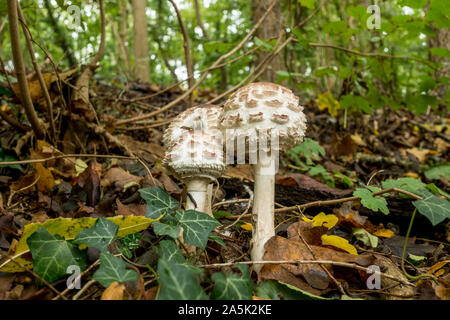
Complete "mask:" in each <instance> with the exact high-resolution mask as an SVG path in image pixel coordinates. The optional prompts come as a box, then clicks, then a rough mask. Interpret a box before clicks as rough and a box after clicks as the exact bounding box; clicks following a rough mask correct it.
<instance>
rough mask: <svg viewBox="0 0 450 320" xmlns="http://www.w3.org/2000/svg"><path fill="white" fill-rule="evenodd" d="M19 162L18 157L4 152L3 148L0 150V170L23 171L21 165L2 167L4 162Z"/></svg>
mask: <svg viewBox="0 0 450 320" xmlns="http://www.w3.org/2000/svg"><path fill="white" fill-rule="evenodd" d="M18 160H19V159H17V157H16V156H14V155H12V154H10V153H8V152H7V151H5V150H3V149H2V148H0V170H2V168H4V167H6V168H11V169H16V170H22V166H21V165H20V164H12V165H2V164H1V163H2V162H7V161H8V162H9V161H18ZM0 172H1V171H0Z"/></svg>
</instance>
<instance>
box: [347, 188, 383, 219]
mask: <svg viewBox="0 0 450 320" xmlns="http://www.w3.org/2000/svg"><path fill="white" fill-rule="evenodd" d="M353 195H354V196H355V197H360V198H361V204H362V205H363V206H364V207H366V208H368V209H370V210H372V211H375V212H377V211H378V210H380V211H381V212H383V213H384V214H389V209H388V207H387V201H386V199H385V198H383V197H380V196H376V197H374V196H373V194H372V192H371V191H369V190H367V189H362V188H357V189H356V190H355V191H354V192H353Z"/></svg>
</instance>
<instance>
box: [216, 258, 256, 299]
mask: <svg viewBox="0 0 450 320" xmlns="http://www.w3.org/2000/svg"><path fill="white" fill-rule="evenodd" d="M237 267H238V269H239V270H240V271H241V272H242V275H238V274H236V273H233V274H230V275H228V276H225V275H224V274H223V273H222V272H216V273H214V274H213V276H212V280H213V281H214V290H213V292H212V293H211V299H212V300H251V299H252V279H251V277H250V271H249V269H248V267H247V266H246V265H242V264H238V265H237Z"/></svg>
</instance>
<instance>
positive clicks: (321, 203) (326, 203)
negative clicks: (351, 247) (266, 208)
mask: <svg viewBox="0 0 450 320" xmlns="http://www.w3.org/2000/svg"><path fill="white" fill-rule="evenodd" d="M391 192H398V193H403V194H405V195H407V196H410V197H411V198H414V199H416V200H422V197H419V196H418V195H416V194H414V193H412V192H408V191H405V190H401V189H398V188H388V189H384V190H380V191H377V192H374V193H372V194H373V195H374V196H378V195H382V194H384V193H391ZM359 199H361V198H360V197H347V198H341V199H335V200H325V201H321V200H319V201H314V202H309V203H305V204H302V205H298V206H292V207H285V208H278V209H275V210H274V211H275V212H286V211H292V210H296V209H298V208H300V209H301V210H304V209H307V208H310V207H316V206H329V205H334V204H339V203H343V202H347V201H355V200H359Z"/></svg>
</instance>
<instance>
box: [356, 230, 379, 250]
mask: <svg viewBox="0 0 450 320" xmlns="http://www.w3.org/2000/svg"><path fill="white" fill-rule="evenodd" d="M353 235H354V236H355V238H356V239H358V240H359V241H361V242H362V243H364V244H365V245H366V246H371V247H372V248H376V247H377V246H378V237H377V236H374V235H373V234H371V233H369V232H367V230H365V229H363V228H353Z"/></svg>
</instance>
